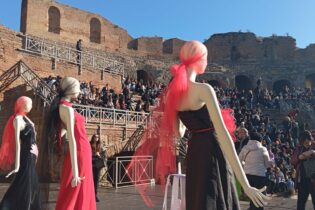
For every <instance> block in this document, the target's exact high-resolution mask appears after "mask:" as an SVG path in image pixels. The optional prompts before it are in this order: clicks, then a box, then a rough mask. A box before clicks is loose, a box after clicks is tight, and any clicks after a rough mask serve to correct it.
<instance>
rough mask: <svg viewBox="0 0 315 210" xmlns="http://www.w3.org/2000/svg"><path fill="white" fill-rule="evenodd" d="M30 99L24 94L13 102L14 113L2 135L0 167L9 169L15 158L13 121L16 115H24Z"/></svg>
mask: <svg viewBox="0 0 315 210" xmlns="http://www.w3.org/2000/svg"><path fill="white" fill-rule="evenodd" d="M31 102H32V99H30V98H29V97H26V96H21V97H19V98H18V99H17V100H16V102H15V107H14V114H13V115H11V116H10V118H9V120H8V122H7V124H6V126H5V128H4V131H3V135H2V144H1V148H0V169H2V170H9V169H10V168H11V166H12V164H13V163H14V160H15V146H16V141H15V136H14V126H13V121H14V118H15V117H16V115H21V116H25V115H26V114H27V113H26V112H25V106H26V105H27V104H28V103H31Z"/></svg>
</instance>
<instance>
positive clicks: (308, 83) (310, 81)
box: [305, 74, 315, 89]
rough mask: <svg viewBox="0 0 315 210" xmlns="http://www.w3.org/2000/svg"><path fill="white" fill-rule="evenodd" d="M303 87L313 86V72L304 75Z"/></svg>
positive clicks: (314, 84)
mask: <svg viewBox="0 0 315 210" xmlns="http://www.w3.org/2000/svg"><path fill="white" fill-rule="evenodd" d="M305 87H306V88H310V89H313V88H315V74H309V75H307V76H306V77H305Z"/></svg>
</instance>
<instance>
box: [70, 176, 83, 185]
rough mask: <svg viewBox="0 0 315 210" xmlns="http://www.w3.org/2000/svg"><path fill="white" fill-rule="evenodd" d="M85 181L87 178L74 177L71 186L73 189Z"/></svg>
mask: <svg viewBox="0 0 315 210" xmlns="http://www.w3.org/2000/svg"><path fill="white" fill-rule="evenodd" d="M84 179H85V176H84V177H73V178H72V180H71V186H72V187H76V186H78V185H79V184H80V183H81V181H82V180H84Z"/></svg>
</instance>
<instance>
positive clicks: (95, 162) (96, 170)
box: [90, 134, 105, 202]
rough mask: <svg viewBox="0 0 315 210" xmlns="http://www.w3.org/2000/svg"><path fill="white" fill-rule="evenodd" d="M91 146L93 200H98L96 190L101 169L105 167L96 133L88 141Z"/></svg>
mask: <svg viewBox="0 0 315 210" xmlns="http://www.w3.org/2000/svg"><path fill="white" fill-rule="evenodd" d="M90 144H91V147H92V166H93V180H94V189H95V200H96V202H99V201H100V199H99V198H98V196H97V190H98V187H99V182H100V173H101V169H102V168H104V167H105V162H104V159H103V158H102V157H101V155H100V153H101V141H100V138H99V136H98V135H95V134H94V135H93V136H92V139H91V141H90Z"/></svg>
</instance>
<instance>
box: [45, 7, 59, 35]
mask: <svg viewBox="0 0 315 210" xmlns="http://www.w3.org/2000/svg"><path fill="white" fill-rule="evenodd" d="M48 31H49V32H51V33H55V34H60V11H59V9H58V8H57V7H49V10H48Z"/></svg>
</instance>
